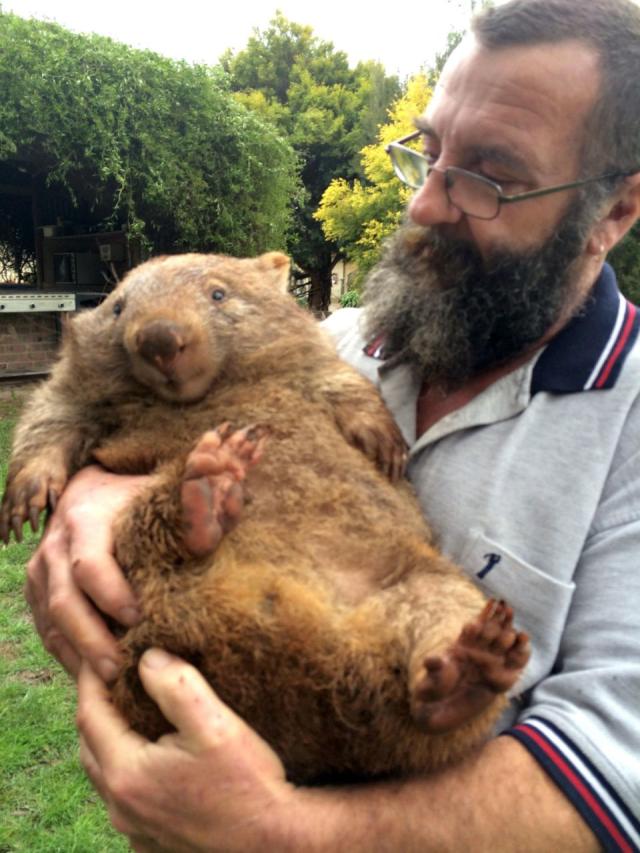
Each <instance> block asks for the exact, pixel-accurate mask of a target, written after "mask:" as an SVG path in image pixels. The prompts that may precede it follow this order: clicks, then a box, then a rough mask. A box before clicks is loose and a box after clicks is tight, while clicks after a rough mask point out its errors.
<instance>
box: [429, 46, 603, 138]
mask: <svg viewBox="0 0 640 853" xmlns="http://www.w3.org/2000/svg"><path fill="white" fill-rule="evenodd" d="M599 85H600V67H599V60H598V56H597V54H596V53H595V51H594V50H593V49H592V48H590V47H589V46H588V45H586V44H584V43H583V42H579V41H577V40H576V41H565V42H556V43H544V44H536V45H522V46H514V47H506V48H499V49H488V48H484V47H482V46H481V45H479V44H478V42H477V41H476V39H475V37H473V36H468V37H466V38H465V39H464V40H463V41H462V43H461V44H460V45H459V46H458V47H457V48H456V50H455V51H454V52H453V54H452V55H451V57H450V58H449V60H448V62H447V64H446V65H445V68H444V69H443V72H442V75H441V78H440V81H439V83H438V86H437V87H436V90H435V92H434V96H433V98H432V100H431V102H430V104H429V106H428V108H427V111H426V114H425V121H427V122H428V123H429V124H430V126H431V128H432V130H433V131H434V132H435V133H436V134H437V135H438V136H439V137H441V136H444V135H445V134H447V133H449V134H452V135H453V138H450V139H449V141H450V142H452V144H457V143H458V142H459V141H460V138H462V137H465V136H467V135H468V134H471V135H475V137H476V139H479V138H481V137H482V136H483V135H484V134H489V137H490V138H489V139H488V140H486V141H487V142H489V143H490V144H496V143H497V142H498V140H499V139H501V138H504V139H505V140H507V143H508V142H511V143H513V144H517V143H518V142H519V141H520V142H521V143H522V144H523V147H524V150H525V151H526V150H527V148H533V149H535V145H536V140H537V138H538V137H540V135H541V134H546V136H547V137H549V139H547V142H548V143H549V144H551V141H550V140H551V137H554V138H555V139H556V140H557V144H558V145H563V146H565V147H567V146H575V145H577V144H579V142H580V140H581V139H582V131H583V129H584V125H585V120H586V118H587V116H588V115H589V114H590V112H591V109H592V107H593V105H594V104H595V101H596V98H597V95H598V92H599ZM527 143H531V144H530V145H527Z"/></svg>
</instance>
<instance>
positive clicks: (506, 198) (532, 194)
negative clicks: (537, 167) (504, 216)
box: [498, 172, 635, 204]
mask: <svg viewBox="0 0 640 853" xmlns="http://www.w3.org/2000/svg"><path fill="white" fill-rule="evenodd" d="M633 174H635V172H608V173H607V174H605V175H596V176H595V177H593V178H583V179H582V180H581V181H572V182H571V183H570V184H558V186H555V187H546V188H544V189H540V190H529V191H528V192H526V193H516V195H502V193H500V195H499V196H498V198H499V199H500V202H501V203H502V204H509V202H512V201H520V200H521V199H524V198H539V197H540V196H542V195H549V194H550V193H555V192H558V190H571V189H574V187H582V186H584V185H585V184H590V183H593V182H594V181H604V180H605V179H606V178H628V177H629V176H630V175H633Z"/></svg>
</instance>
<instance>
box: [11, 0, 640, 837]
mask: <svg viewBox="0 0 640 853" xmlns="http://www.w3.org/2000/svg"><path fill="white" fill-rule="evenodd" d="M639 65H640V12H639V10H638V9H637V8H636V7H635V6H634V5H633V4H631V3H630V2H628V0H591V2H585V3H582V4H577V3H575V2H574V0H514V2H512V3H510V4H508V5H506V6H502V7H499V8H498V9H496V10H490V11H489V12H487V13H485V14H484V15H483V16H482V17H480V18H479V19H478V20H477V21H476V22H475V24H474V31H473V35H472V37H470V38H468V39H466V40H465V42H464V43H463V45H462V46H461V47H460V48H459V49H458V50H457V51H456V53H455V54H454V56H453V57H452V58H451V60H450V61H449V63H447V66H446V69H445V71H444V72H443V75H442V79H441V81H440V84H439V86H438V89H437V91H436V93H435V94H434V97H433V99H432V101H431V103H430V105H429V107H428V109H427V112H426V114H425V116H423V117H422V118H420V119H419V120H418V122H417V126H418V128H419V129H420V131H421V138H422V142H423V146H424V155H425V157H426V158H427V161H428V162H427V163H426V165H425V166H424V167H421V166H420V162H422V161H415V158H414V166H415V168H416V169H417V170H418V172H420V168H422V170H423V173H422V175H421V176H420V175H419V177H418V179H417V180H416V181H415V183H416V184H417V185H418V186H419V188H418V189H417V192H416V194H415V196H414V198H413V200H412V202H411V205H410V208H409V224H408V226H407V227H406V228H403V229H401V231H400V232H399V235H398V237H397V238H396V240H395V242H394V243H393V245H392V246H391V248H390V250H389V252H388V253H387V257H386V258H385V260H384V261H383V263H382V265H381V266H380V268H379V269H378V270H377V271H376V272H375V273H374V275H373V277H372V281H371V284H370V288H369V289H370V297H369V299H370V304H369V306H368V308H367V309H366V311H365V323H364V325H362V324H361V323H360V318H359V315H358V313H357V312H346V313H339V314H338V315H336V316H335V318H332V321H331V323H330V326H331V327H332V331H333V332H334V334H335V335H336V338H337V341H338V345H339V348H340V350H341V351H342V352H343V353H344V354H345V356H346V357H348V358H349V359H350V360H352V361H353V362H354V364H356V366H358V367H359V368H360V369H361V370H362V371H363V372H365V373H367V374H368V375H370V376H371V377H372V378H373V379H374V381H377V382H379V384H380V386H381V389H382V391H383V394H384V395H385V398H386V399H387V402H388V404H389V405H390V406H391V408H392V410H393V411H394V414H395V415H396V417H397V419H398V422H399V424H400V426H401V428H402V429H403V431H404V433H405V436H406V437H407V439H408V440H409V443H410V445H411V455H410V460H409V474H410V476H411V478H412V479H413V481H414V483H415V485H416V488H417V491H418V494H419V496H420V498H421V500H422V501H423V504H424V506H425V511H426V512H427V515H428V516H429V518H430V520H431V521H432V523H433V526H434V527H435V529H436V531H437V533H438V534H439V537H440V541H441V544H442V547H443V549H444V550H445V551H446V552H447V553H448V554H450V555H451V556H452V557H453V558H454V559H456V560H457V561H458V562H459V563H460V564H461V565H463V567H464V568H465V569H466V570H467V571H468V572H469V573H470V574H472V575H473V576H474V577H475V578H476V580H477V581H478V583H480V584H481V585H482V586H483V587H484V588H485V589H487V590H488V591H490V592H492V593H493V594H498V595H500V596H504V597H505V598H507V599H508V600H509V601H510V603H511V604H512V605H514V609H515V611H516V613H517V614H518V620H519V626H520V627H523V628H525V629H526V630H527V631H529V633H530V634H531V637H532V649H533V656H532V660H531V663H530V665H529V667H528V668H527V670H526V673H525V676H524V682H523V684H522V688H523V695H522V696H521V697H519V699H515V698H514V702H513V709H512V713H511V715H510V719H508V720H505V721H504V726H505V728H506V730H507V734H508V736H501V737H496V738H495V739H493V740H492V741H490V742H489V743H488V744H486V745H485V746H484V747H483V748H481V749H479V750H478V751H477V752H476V753H475V754H473V755H472V756H471V757H470V758H469V759H468V760H467V761H466V762H464V763H463V764H462V765H459V766H456V767H453V768H450V769H448V770H446V771H443V772H441V773H439V774H436V775H435V776H430V777H429V778H425V779H411V780H406V781H397V782H388V783H379V784H375V785H368V786H367V785H364V786H360V787H352V788H348V789H309V790H306V789H296V788H293V787H292V786H291V785H289V784H288V783H287V782H286V780H285V779H284V776H283V772H282V768H281V765H280V763H279V762H278V760H277V758H276V756H275V755H274V754H273V753H272V752H271V750H270V749H269V748H268V747H267V746H266V745H265V744H264V743H263V742H262V741H261V740H260V739H259V738H258V737H257V735H256V734H255V733H254V732H252V731H251V730H250V729H249V728H248V727H247V726H246V725H245V724H243V722H242V721H241V720H239V719H238V718H237V717H236V716H235V715H234V714H232V712H230V711H229V710H228V709H226V708H225V707H224V706H223V705H221V703H220V702H219V701H218V700H217V698H216V697H215V696H214V694H213V692H212V691H211V690H210V689H209V688H208V687H207V686H206V684H204V682H203V681H202V679H201V678H200V676H199V675H198V674H197V673H196V672H195V671H194V670H193V669H191V668H190V667H188V666H187V665H186V664H184V663H183V662H181V661H179V660H177V659H175V658H172V657H170V656H168V655H166V654H165V653H163V652H161V651H159V650H152V651H150V652H148V653H147V654H146V655H145V656H144V657H143V660H142V663H141V667H140V671H141V677H142V679H143V682H144V684H145V686H146V688H147V690H148V692H149V693H150V694H151V696H152V697H153V698H154V699H155V700H156V701H157V702H158V704H159V705H160V707H161V708H162V710H163V712H164V713H165V715H166V716H167V717H168V719H170V720H171V721H172V722H173V723H174V725H175V727H176V730H177V732H176V734H175V735H172V736H169V737H166V738H163V739H162V740H161V741H160V742H159V743H158V744H151V743H148V742H146V741H144V739H142V738H141V737H139V736H137V735H135V734H133V733H132V732H130V731H129V730H128V729H127V726H126V724H125V723H124V721H123V720H122V719H121V718H120V717H119V716H118V715H117V714H116V713H115V712H114V710H113V708H112V707H111V705H110V704H109V701H108V692H107V689H106V687H105V685H104V683H103V681H102V680H101V679H100V678H99V677H98V675H96V674H95V673H96V672H97V673H99V674H100V675H101V676H102V678H104V679H108V678H109V677H110V675H111V674H112V673H113V668H114V666H115V665H116V662H117V648H116V645H115V641H114V640H113V638H112V637H111V635H110V634H109V632H108V631H107V629H106V627H105V625H104V623H103V622H102V621H101V620H100V619H99V618H98V616H97V614H96V611H95V609H94V607H93V604H92V602H93V603H95V604H96V605H97V606H98V607H99V608H100V609H101V610H103V611H105V612H107V613H109V614H111V615H113V616H114V617H116V618H118V619H120V621H122V622H123V623H124V624H131V623H132V622H134V621H135V619H136V618H137V615H136V611H135V601H134V600H133V598H132V595H131V592H130V590H129V589H128V587H127V585H126V583H125V582H124V580H123V579H122V576H121V574H120V573H119V570H118V569H117V567H116V566H115V565H114V564H113V561H112V558H111V557H110V556H109V552H110V547H111V543H110V533H109V523H110V520H111V518H112V516H113V512H114V511H115V509H116V508H117V506H119V505H120V504H121V503H122V501H124V500H127V499H128V498H130V496H131V492H132V490H133V489H135V488H136V483H137V481H135V480H133V481H132V480H129V479H127V480H124V479H123V478H114V477H112V476H110V475H107V474H105V473H103V472H96V471H88V472H83V473H81V475H80V476H79V477H78V478H77V479H76V481H75V482H74V483H72V485H71V486H70V488H69V489H68V491H67V493H65V495H64V496H63V500H62V503H61V507H60V508H59V510H58V511H57V512H56V514H55V516H54V517H53V519H52V522H51V524H50V529H49V532H48V534H47V536H46V537H45V540H44V543H43V545H42V546H41V548H40V550H39V552H38V554H37V555H36V556H35V557H34V559H33V560H32V563H31V565H30V569H29V585H28V596H29V599H30V602H31V604H32V607H33V610H34V615H35V618H36V623H37V625H38V628H39V630H40V632H41V634H42V636H43V637H44V639H45V642H46V643H47V645H48V647H49V648H50V649H51V650H52V651H53V652H54V653H55V654H56V655H57V656H58V657H59V659H60V660H61V661H62V662H63V663H64V664H65V666H66V667H67V668H68V669H69V670H70V671H71V672H72V673H74V674H76V673H78V674H79V696H80V699H79V713H78V720H79V728H80V734H81V754H82V760H83V763H84V766H85V768H86V770H87V772H88V774H89V776H90V777H91V779H92V781H93V783H94V785H95V786H96V788H97V789H98V791H99V792H100V794H101V796H102V797H103V798H104V800H105V802H106V803H107V806H108V808H109V811H110V815H111V819H112V821H113V823H114V825H115V826H116V828H117V829H119V830H120V831H121V832H123V833H125V834H126V835H127V836H128V837H129V838H130V840H131V843H132V846H133V849H135V850H140V851H152V850H153V851H209V850H227V851H232V850H238V851H240V850H241V851H254V850H270V851H284V850H297V851H300V850H332V851H333V850H344V851H376V850H381V851H382V850H392V851H410V850H420V851H425V850H445V849H446V850H449V849H450V850H462V849H470V850H485V849H487V850H489V849H491V850H528V851H529V850H540V851H549V850H571V851H578V850H579V851H582V850H585V851H587V850H597V849H599V848H601V847H604V848H606V849H611V850H614V849H615V850H633V849H640V823H639V818H640V810H639V809H640V806H639V804H640V767H639V766H638V765H639V763H638V761H637V756H638V754H640V726H638V721H637V708H638V705H639V703H640V617H639V615H638V614H639V613H640V572H638V570H637V565H636V560H637V557H636V553H637V551H638V547H639V546H640V453H639V452H638V448H637V436H638V435H639V434H640V399H639V392H640V369H639V368H640V345H638V343H636V341H637V331H638V320H637V315H636V313H635V309H634V308H633V306H630V305H628V303H626V301H625V300H623V299H622V297H620V295H619V294H618V292H617V289H616V286H615V280H614V277H613V273H612V272H611V271H610V269H609V268H607V267H604V268H603V263H604V258H605V256H606V253H607V252H608V251H609V250H610V249H611V248H612V247H613V246H614V245H615V244H616V243H617V242H618V241H619V240H620V239H621V238H622V237H623V236H624V234H625V233H626V232H627V231H628V230H629V228H630V227H631V226H632V224H633V223H634V222H635V221H636V219H637V217H638V214H639V213H640V174H638V167H639V165H640V163H639V158H638V152H637V150H636V148H637V138H638V136H637V134H638V122H639V119H640V108H639V105H638V98H639V97H640V95H639V94H636V92H635V89H636V88H637V87H636V80H637V77H638V74H637V72H638V70H639ZM407 156H409V158H411V157H412V156H413V155H411V154H409V155H406V153H404V152H402V151H396V152H395V153H394V157H395V161H396V164H397V168H398V169H399V170H400V171H401V172H402V170H403V164H406V160H403V157H405V158H406V157H407ZM429 168H431V171H429ZM427 172H429V174H428V175H427ZM469 173H471V174H469ZM602 176H606V177H602ZM423 179H424V181H423ZM422 181H423V182H422ZM488 181H489V182H491V181H493V182H495V183H497V184H499V188H498V189H495V188H491V186H490V183H488ZM567 184H569V185H571V186H569V187H567V186H565V185H567ZM575 184H578V186H575ZM559 187H560V189H559ZM538 190H540V191H542V190H546V191H545V192H537V191H538ZM549 190H553V191H549ZM525 193H531V194H532V195H530V196H526V197H524V198H518V199H515V198H514V197H515V196H521V195H522V194H525ZM505 197H506V198H505ZM491 204H494V205H495V208H491ZM380 282H382V285H381V284H380ZM514 294H515V298H514ZM523 305H524V310H523ZM434 317H435V318H436V320H435V321H434V319H433V318H434ZM372 337H373V338H374V340H373V341H372V340H371V338H372ZM363 347H364V351H363ZM380 350H382V353H383V355H384V359H383V360H380V359H379V358H377V356H378V355H379V353H380Z"/></svg>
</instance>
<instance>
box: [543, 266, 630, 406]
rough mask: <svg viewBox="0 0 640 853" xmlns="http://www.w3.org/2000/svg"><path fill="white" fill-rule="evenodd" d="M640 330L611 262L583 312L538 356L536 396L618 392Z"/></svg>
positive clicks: (605, 268)
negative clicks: (593, 391)
mask: <svg viewBox="0 0 640 853" xmlns="http://www.w3.org/2000/svg"><path fill="white" fill-rule="evenodd" d="M639 329H640V313H639V312H638V310H637V309H636V307H635V305H632V303H631V302H629V301H628V300H626V299H625V298H624V296H622V294H621V293H620V291H619V290H618V285H617V283H616V277H615V273H614V272H613V270H612V269H611V267H610V266H609V265H608V264H605V265H604V266H603V268H602V272H601V273H600V276H599V277H598V280H597V281H596V283H595V285H594V287H593V290H592V292H591V294H590V296H589V298H588V300H587V302H586V304H585V305H584V307H583V308H582V310H581V311H580V312H579V313H578V314H577V315H576V316H575V317H574V318H573V319H572V320H571V321H570V322H569V323H568V324H567V325H566V326H565V327H564V328H563V329H562V330H561V331H560V332H559V333H558V334H557V335H556V336H555V337H554V338H553V339H552V340H551V341H550V342H549V344H548V345H547V346H546V347H545V349H544V350H543V351H542V353H541V355H540V357H539V358H538V360H537V362H536V364H535V366H534V368H533V372H532V375H531V394H532V395H533V394H535V393H537V392H538V391H550V392H553V393H556V394H569V393H572V392H576V391H590V390H604V389H606V388H613V386H614V385H615V384H616V381H617V379H618V376H619V375H620V371H621V370H622V366H623V364H624V362H625V360H626V357H627V355H628V354H629V352H630V350H631V348H632V346H633V343H634V341H635V339H636V338H637V336H638V330H639Z"/></svg>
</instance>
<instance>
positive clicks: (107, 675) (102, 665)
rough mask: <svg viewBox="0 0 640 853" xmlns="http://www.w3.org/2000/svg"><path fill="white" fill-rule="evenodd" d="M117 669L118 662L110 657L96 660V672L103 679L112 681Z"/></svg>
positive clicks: (118, 668) (118, 667)
mask: <svg viewBox="0 0 640 853" xmlns="http://www.w3.org/2000/svg"><path fill="white" fill-rule="evenodd" d="M119 671H120V666H119V664H117V663H116V662H115V661H114V660H112V659H111V658H101V659H100V660H99V661H98V673H99V675H100V677H101V678H102V680H103V681H106V682H109V681H113V680H114V679H115V677H116V675H117V674H118V672H119Z"/></svg>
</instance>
